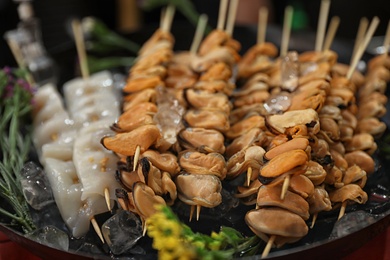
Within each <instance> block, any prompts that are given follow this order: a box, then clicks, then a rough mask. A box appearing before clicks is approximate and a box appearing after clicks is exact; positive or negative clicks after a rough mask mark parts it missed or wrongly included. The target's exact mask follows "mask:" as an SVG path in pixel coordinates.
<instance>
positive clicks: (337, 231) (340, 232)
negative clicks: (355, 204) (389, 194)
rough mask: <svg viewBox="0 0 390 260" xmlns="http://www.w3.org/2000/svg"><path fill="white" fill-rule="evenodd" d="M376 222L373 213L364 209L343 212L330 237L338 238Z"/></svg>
mask: <svg viewBox="0 0 390 260" xmlns="http://www.w3.org/2000/svg"><path fill="white" fill-rule="evenodd" d="M375 222H376V218H375V216H374V215H371V214H369V213H367V212H364V211H360V210H359V211H354V212H350V213H348V214H345V215H344V216H343V217H342V218H341V219H340V220H338V221H337V222H336V224H335V225H334V227H333V230H332V234H331V236H330V237H331V238H334V239H335V238H340V237H343V236H346V235H349V234H352V233H353V232H356V231H359V230H361V229H363V228H365V227H367V226H369V225H371V224H373V223H375Z"/></svg>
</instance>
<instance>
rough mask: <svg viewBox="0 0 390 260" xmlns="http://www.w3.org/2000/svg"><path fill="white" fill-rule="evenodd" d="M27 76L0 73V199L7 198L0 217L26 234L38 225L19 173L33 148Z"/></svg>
mask: <svg viewBox="0 0 390 260" xmlns="http://www.w3.org/2000/svg"><path fill="white" fill-rule="evenodd" d="M25 76H26V74H25V73H24V72H23V71H22V70H19V69H10V68H8V67H6V68H4V69H3V70H1V71H0V114H1V115H2V116H1V118H0V143H1V154H0V158H1V161H0V196H1V197H2V198H3V199H4V200H3V203H2V204H1V205H0V214H2V215H4V216H6V217H8V218H10V219H11V223H10V224H11V225H20V226H21V228H22V229H23V231H24V232H26V233H27V232H31V231H32V230H34V229H35V226H34V223H33V221H32V219H31V216H30V214H29V208H28V204H27V202H26V200H25V198H24V196H23V191H22V186H21V184H20V179H21V175H20V172H21V169H22V168H23V165H24V163H25V161H26V160H27V158H28V152H29V149H30V146H31V136H30V131H28V130H29V129H28V128H29V126H28V124H27V123H26V122H27V120H26V119H27V118H28V114H29V112H30V111H31V100H32V88H31V86H30V85H29V84H28V83H27V81H26V80H25ZM22 128H25V129H26V131H25V132H22Z"/></svg>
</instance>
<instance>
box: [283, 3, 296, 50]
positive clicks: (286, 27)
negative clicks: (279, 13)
mask: <svg viewBox="0 0 390 260" xmlns="http://www.w3.org/2000/svg"><path fill="white" fill-rule="evenodd" d="M292 17H293V8H292V7H291V6H287V7H286V9H284V22H283V32H282V42H281V44H280V56H281V57H283V56H286V54H287V51H288V43H289V41H290V33H291V25H292Z"/></svg>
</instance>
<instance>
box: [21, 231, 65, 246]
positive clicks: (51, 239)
mask: <svg viewBox="0 0 390 260" xmlns="http://www.w3.org/2000/svg"><path fill="white" fill-rule="evenodd" d="M26 237H27V238H29V239H31V240H34V241H36V242H38V243H40V244H43V245H46V246H49V247H53V248H57V249H60V250H64V251H68V249H69V237H68V234H67V233H65V232H64V231H62V230H60V229H58V228H56V227H54V226H46V227H43V228H41V229H37V230H35V231H34V232H32V233H29V234H26Z"/></svg>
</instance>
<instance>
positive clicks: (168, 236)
mask: <svg viewBox="0 0 390 260" xmlns="http://www.w3.org/2000/svg"><path fill="white" fill-rule="evenodd" d="M159 210H160V211H158V212H157V213H155V214H154V215H153V216H151V217H150V218H148V219H147V220H146V226H147V229H148V235H149V236H150V237H151V238H153V244H152V246H153V248H154V249H156V250H158V258H159V259H163V260H170V259H183V260H187V259H196V252H195V250H194V248H193V247H192V246H191V245H190V244H189V243H188V242H187V241H186V240H185V239H184V235H183V227H182V226H181V224H180V222H178V221H177V220H175V219H169V218H168V217H167V216H166V215H165V214H164V213H163V212H161V210H162V208H160V209H159Z"/></svg>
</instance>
